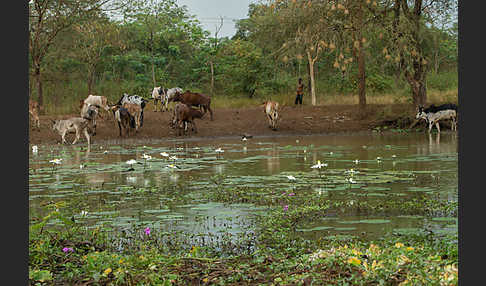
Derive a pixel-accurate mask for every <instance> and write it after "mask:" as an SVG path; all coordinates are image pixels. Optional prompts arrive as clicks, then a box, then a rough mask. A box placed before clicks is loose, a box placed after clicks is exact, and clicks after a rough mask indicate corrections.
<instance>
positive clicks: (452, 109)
mask: <svg viewBox="0 0 486 286" xmlns="http://www.w3.org/2000/svg"><path fill="white" fill-rule="evenodd" d="M456 110H457V106H456V105H454V104H450V105H446V104H444V105H441V106H434V105H432V106H431V107H429V108H427V109H424V108H423V106H419V108H418V110H417V115H416V116H415V118H416V119H425V121H426V122H427V123H428V124H429V132H430V131H431V130H432V127H433V126H434V125H435V127H436V128H437V132H439V133H440V127H439V121H440V120H448V119H451V120H452V124H451V130H453V131H456V130H457V125H456V117H457V111H456Z"/></svg>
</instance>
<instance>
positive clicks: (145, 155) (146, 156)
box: [142, 153, 152, 160]
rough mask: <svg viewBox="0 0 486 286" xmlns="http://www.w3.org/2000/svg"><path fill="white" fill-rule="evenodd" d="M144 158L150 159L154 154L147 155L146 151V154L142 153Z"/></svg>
mask: <svg viewBox="0 0 486 286" xmlns="http://www.w3.org/2000/svg"><path fill="white" fill-rule="evenodd" d="M142 158H143V159H145V160H150V159H152V156H150V155H147V154H145V153H144V154H143V155H142Z"/></svg>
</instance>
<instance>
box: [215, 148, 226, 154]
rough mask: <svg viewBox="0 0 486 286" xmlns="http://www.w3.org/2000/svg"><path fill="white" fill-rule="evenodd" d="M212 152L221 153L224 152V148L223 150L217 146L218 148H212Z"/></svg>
mask: <svg viewBox="0 0 486 286" xmlns="http://www.w3.org/2000/svg"><path fill="white" fill-rule="evenodd" d="M214 152H216V153H223V152H224V150H223V149H221V147H219V148H218V149H216V150H214Z"/></svg>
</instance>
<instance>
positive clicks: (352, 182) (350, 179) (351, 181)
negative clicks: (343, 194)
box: [348, 178, 356, 184]
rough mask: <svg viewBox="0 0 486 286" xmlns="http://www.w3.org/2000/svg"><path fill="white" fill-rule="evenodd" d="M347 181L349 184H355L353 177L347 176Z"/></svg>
mask: <svg viewBox="0 0 486 286" xmlns="http://www.w3.org/2000/svg"><path fill="white" fill-rule="evenodd" d="M348 182H350V183H351V184H356V181H355V180H353V178H349V179H348Z"/></svg>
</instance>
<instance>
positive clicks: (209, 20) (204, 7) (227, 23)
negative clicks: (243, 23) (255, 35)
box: [177, 0, 257, 38]
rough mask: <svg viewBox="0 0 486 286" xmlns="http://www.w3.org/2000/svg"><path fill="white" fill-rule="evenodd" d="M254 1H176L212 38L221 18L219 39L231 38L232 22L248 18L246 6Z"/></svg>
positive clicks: (232, 32) (254, 0)
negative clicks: (184, 6) (185, 7)
mask: <svg viewBox="0 0 486 286" xmlns="http://www.w3.org/2000/svg"><path fill="white" fill-rule="evenodd" d="M255 2H257V1H256V0H177V4H178V5H179V6H183V5H186V6H187V10H188V11H189V14H190V15H194V16H196V18H197V19H198V20H199V22H201V26H202V27H203V29H205V30H207V31H209V32H211V36H213V37H214V33H215V31H216V27H217V26H219V25H220V17H223V27H222V28H221V30H220V32H219V34H218V38H219V37H229V38H231V37H232V36H233V35H234V34H235V33H236V29H235V23H234V20H239V19H243V18H247V17H248V5H250V3H255Z"/></svg>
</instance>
